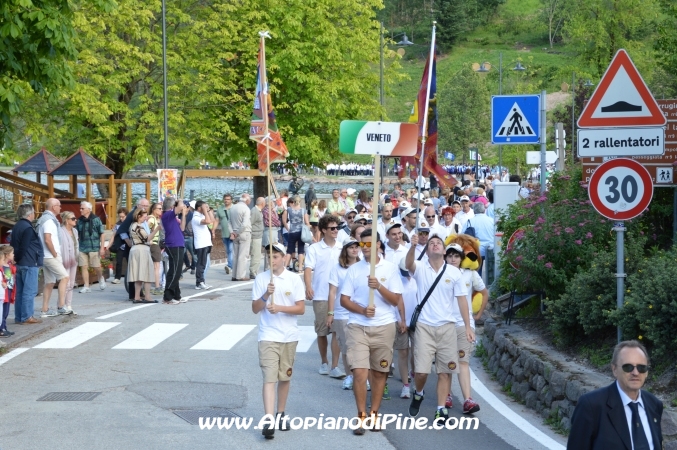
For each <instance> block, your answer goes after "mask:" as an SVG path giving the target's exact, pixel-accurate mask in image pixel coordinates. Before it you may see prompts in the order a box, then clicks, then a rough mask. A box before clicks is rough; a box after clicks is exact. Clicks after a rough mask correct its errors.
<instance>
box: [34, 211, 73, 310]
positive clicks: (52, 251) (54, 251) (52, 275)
mask: <svg viewBox="0 0 677 450" xmlns="http://www.w3.org/2000/svg"><path fill="white" fill-rule="evenodd" d="M60 212H61V202H60V201H59V199H56V198H48V199H47V201H46V202H45V211H44V212H43V213H42V216H41V217H40V219H39V220H38V223H37V228H38V236H39V237H40V241H41V242H42V250H43V254H44V260H43V264H44V267H43V269H42V274H43V276H44V278H45V285H44V288H43V291H42V312H41V314H40V317H41V318H43V319H44V318H45V317H54V316H58V315H60V314H73V310H72V309H71V310H69V309H67V308H66V307H65V306H66V289H67V288H68V283H72V282H73V281H72V280H71V279H70V278H69V276H68V271H67V270H66V268H65V267H64V265H63V260H62V259H61V243H60V242H59V227H61V223H60V222H59V219H57V215H58V214H60ZM57 280H58V281H59V288H58V289H59V299H58V302H57V310H56V312H54V311H53V310H51V309H49V299H50V297H51V296H52V290H53V289H54V285H55V284H56V282H57Z"/></svg>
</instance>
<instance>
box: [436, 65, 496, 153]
mask: <svg viewBox="0 0 677 450" xmlns="http://www.w3.org/2000/svg"><path fill="white" fill-rule="evenodd" d="M437 95H438V98H439V100H438V105H439V147H440V149H442V150H443V151H452V152H456V154H457V157H458V156H460V155H463V158H465V156H466V155H467V154H468V153H467V151H468V148H469V147H471V146H475V147H478V148H479V150H480V154H481V151H482V149H483V148H485V147H486V143H487V142H490V141H491V131H490V123H489V121H490V112H491V109H490V105H489V100H490V98H491V96H490V94H489V90H488V89H487V85H486V82H485V80H484V78H483V77H482V76H481V75H479V74H477V73H475V72H474V71H473V70H472V68H471V67H470V66H464V67H463V68H462V69H461V70H459V71H458V72H456V73H455V74H454V75H453V76H452V77H451V78H449V79H448V80H447V81H446V82H445V83H444V84H443V85H442V86H441V87H440V88H439V91H438V94H437Z"/></svg>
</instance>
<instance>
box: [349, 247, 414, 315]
mask: <svg viewBox="0 0 677 450" xmlns="http://www.w3.org/2000/svg"><path fill="white" fill-rule="evenodd" d="M369 271H370V265H369V263H368V262H367V261H366V260H362V261H360V262H358V263H355V264H353V265H352V266H350V268H349V269H348V273H346V278H345V281H344V283H343V287H342V288H341V294H343V295H346V296H348V297H350V300H352V301H353V302H355V303H357V304H358V305H361V306H365V307H366V306H368V305H369V286H367V280H368V277H369ZM375 276H376V278H378V280H379V282H380V283H381V284H382V285H383V286H384V287H385V288H386V289H388V290H389V291H390V292H394V293H395V294H401V293H402V280H401V277H400V269H399V268H398V267H397V266H396V265H395V264H393V263H391V262H389V261H386V260H385V259H383V258H379V262H378V264H376V271H375ZM374 306H375V307H376V313H375V315H374V317H367V316H363V315H362V314H356V313H352V312H349V313H348V314H349V317H348V323H349V324H350V323H355V324H358V325H363V326H366V327H377V326H381V325H388V324H389V323H393V322H396V321H397V307H395V306H393V305H391V304H390V303H388V302H387V301H385V300H384V299H383V297H382V296H381V294H379V293H378V291H374Z"/></svg>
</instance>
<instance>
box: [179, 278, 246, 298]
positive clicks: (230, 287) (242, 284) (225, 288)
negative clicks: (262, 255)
mask: <svg viewBox="0 0 677 450" xmlns="http://www.w3.org/2000/svg"><path fill="white" fill-rule="evenodd" d="M250 284H254V282H253V281H245V282H244V283H242V282H237V284H233V285H231V286H226V287H220V288H212V289H207V290H206V291H199V292H198V293H197V294H193V295H189V296H186V297H183V296H182V297H183V298H185V299H188V300H190V299H191V298H195V297H200V296H201V295H205V294H209V293H211V292H218V291H225V290H228V289H235V288H238V287H242V286H249V285H250Z"/></svg>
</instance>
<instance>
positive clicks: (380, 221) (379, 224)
mask: <svg viewBox="0 0 677 450" xmlns="http://www.w3.org/2000/svg"><path fill="white" fill-rule="evenodd" d="M391 223H402V222H400V220H399V219H397V218H395V216H393V217H391V218H390V222H388V223H383V217H381V218H380V219H378V222H376V230H377V231H378V234H379V235H380V236H381V240H382V241H383V242H387V241H388V238H387V237H386V226H388V225H390V224H391Z"/></svg>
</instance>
